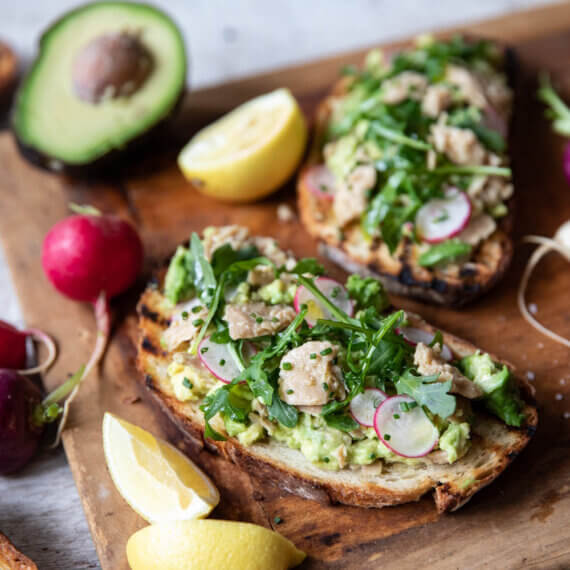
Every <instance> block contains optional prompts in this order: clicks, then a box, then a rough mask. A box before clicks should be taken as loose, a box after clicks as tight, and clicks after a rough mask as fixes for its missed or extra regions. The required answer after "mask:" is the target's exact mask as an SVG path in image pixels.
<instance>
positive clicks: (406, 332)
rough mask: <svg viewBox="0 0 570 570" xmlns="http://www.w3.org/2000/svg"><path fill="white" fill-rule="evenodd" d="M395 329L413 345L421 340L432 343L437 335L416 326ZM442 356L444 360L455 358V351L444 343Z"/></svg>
mask: <svg viewBox="0 0 570 570" xmlns="http://www.w3.org/2000/svg"><path fill="white" fill-rule="evenodd" d="M395 330H396V332H397V333H398V334H400V335H402V336H403V337H404V339H405V340H406V341H407V342H408V344H411V345H412V346H416V345H417V344H418V343H419V342H423V343H424V344H430V343H431V341H432V340H433V339H434V337H435V335H434V334H432V333H430V332H428V331H424V330H422V329H417V328H415V327H401V328H399V329H395ZM441 357H442V358H443V359H444V360H453V353H452V352H451V349H450V348H449V346H447V344H444V345H443V346H442V347H441Z"/></svg>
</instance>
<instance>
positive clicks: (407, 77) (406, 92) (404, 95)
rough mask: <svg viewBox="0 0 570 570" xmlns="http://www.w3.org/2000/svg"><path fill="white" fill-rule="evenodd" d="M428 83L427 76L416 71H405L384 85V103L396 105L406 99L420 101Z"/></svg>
mask: <svg viewBox="0 0 570 570" xmlns="http://www.w3.org/2000/svg"><path fill="white" fill-rule="evenodd" d="M427 84H428V81H427V77H426V76H425V75H422V74H421V73H417V72H416V71H403V72H402V73H400V74H398V75H396V76H395V77H392V78H391V79H387V80H386V81H384V83H383V84H382V103H386V104H387V105H396V104H397V103H401V102H402V101H405V100H406V99H408V98H410V99H420V98H421V97H422V95H423V94H424V91H425V89H426V87H427Z"/></svg>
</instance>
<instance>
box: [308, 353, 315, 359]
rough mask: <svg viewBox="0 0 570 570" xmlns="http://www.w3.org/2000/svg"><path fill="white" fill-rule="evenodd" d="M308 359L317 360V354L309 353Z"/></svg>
mask: <svg viewBox="0 0 570 570" xmlns="http://www.w3.org/2000/svg"><path fill="white" fill-rule="evenodd" d="M309 358H310V359H311V360H315V358H317V353H316V352H311V354H310V355H309Z"/></svg>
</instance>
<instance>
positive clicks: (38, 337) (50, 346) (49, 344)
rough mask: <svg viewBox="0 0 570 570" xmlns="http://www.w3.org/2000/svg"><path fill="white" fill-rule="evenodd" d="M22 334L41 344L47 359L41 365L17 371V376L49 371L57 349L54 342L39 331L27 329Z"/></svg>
mask: <svg viewBox="0 0 570 570" xmlns="http://www.w3.org/2000/svg"><path fill="white" fill-rule="evenodd" d="M24 334H26V335H28V336H31V337H32V338H33V339H34V340H35V341H36V342H40V343H42V344H43V345H44V346H45V347H46V348H47V351H48V355H47V358H46V359H45V360H44V362H42V363H41V364H38V365H37V366H34V367H33V368H26V369H24V370H18V373H19V374H40V373H41V372H45V371H46V370H48V369H49V367H50V366H51V365H52V364H53V362H54V360H55V359H56V357H57V348H56V346H55V342H54V340H53V339H52V338H51V336H49V335H48V334H47V333H45V332H43V331H41V330H39V329H28V330H26V331H24Z"/></svg>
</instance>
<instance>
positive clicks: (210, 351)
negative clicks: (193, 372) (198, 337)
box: [198, 336, 241, 384]
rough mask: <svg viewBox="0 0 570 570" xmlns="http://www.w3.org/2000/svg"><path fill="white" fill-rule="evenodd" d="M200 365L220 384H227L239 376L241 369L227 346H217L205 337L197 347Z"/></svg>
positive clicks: (209, 338)
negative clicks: (219, 381)
mask: <svg viewBox="0 0 570 570" xmlns="http://www.w3.org/2000/svg"><path fill="white" fill-rule="evenodd" d="M198 356H199V357H200V360H201V361H202V364H203V365H204V366H205V367H206V368H207V369H208V370H209V371H210V372H211V373H212V374H213V375H214V376H215V377H216V378H217V379H218V380H221V381H222V382H224V383H226V384H229V383H230V382H231V381H232V380H233V379H234V378H236V377H237V376H239V374H240V372H241V367H240V366H239V364H238V363H237V362H236V360H235V358H234V356H233V354H232V352H231V351H230V349H229V348H228V345H227V344H218V343H217V342H214V341H212V340H211V337H209V336H208V337H206V338H205V339H204V340H203V341H202V342H201V343H200V346H199V347H198Z"/></svg>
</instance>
